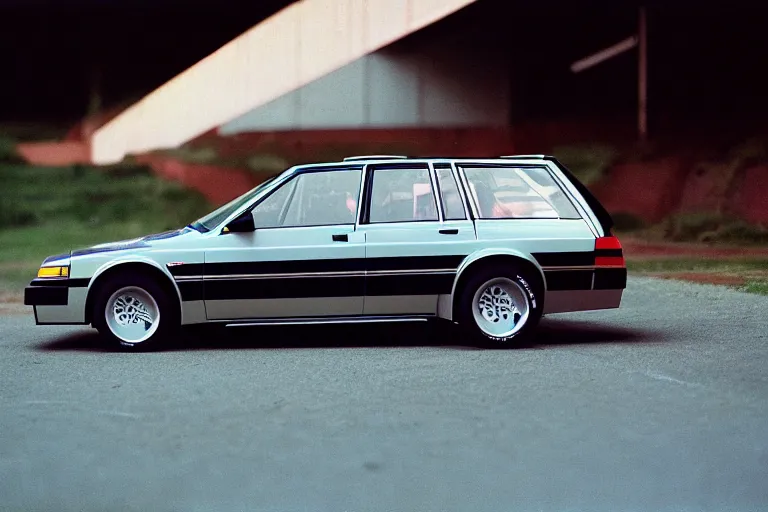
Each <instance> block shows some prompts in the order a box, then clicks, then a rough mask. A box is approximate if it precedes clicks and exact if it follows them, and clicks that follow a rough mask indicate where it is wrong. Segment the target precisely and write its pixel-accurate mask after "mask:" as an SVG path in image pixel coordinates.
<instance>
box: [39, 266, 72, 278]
mask: <svg viewBox="0 0 768 512" xmlns="http://www.w3.org/2000/svg"><path fill="white" fill-rule="evenodd" d="M37 277H69V267H40V270H38V271H37Z"/></svg>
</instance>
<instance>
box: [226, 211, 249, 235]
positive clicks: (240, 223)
mask: <svg viewBox="0 0 768 512" xmlns="http://www.w3.org/2000/svg"><path fill="white" fill-rule="evenodd" d="M254 231H256V225H255V224H254V223H253V215H251V212H245V213H243V214H242V215H240V216H239V217H237V218H235V219H233V220H232V221H231V222H230V223H229V224H227V225H226V226H225V227H224V230H223V231H222V233H252V232H254Z"/></svg>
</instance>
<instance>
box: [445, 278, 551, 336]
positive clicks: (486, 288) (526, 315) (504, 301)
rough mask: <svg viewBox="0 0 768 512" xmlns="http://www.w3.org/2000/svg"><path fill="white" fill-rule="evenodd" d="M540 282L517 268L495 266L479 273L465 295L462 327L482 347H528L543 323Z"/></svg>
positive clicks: (465, 290)
mask: <svg viewBox="0 0 768 512" xmlns="http://www.w3.org/2000/svg"><path fill="white" fill-rule="evenodd" d="M539 282H540V280H539V279H537V278H536V277H535V276H531V275H528V272H524V271H521V270H518V269H514V268H512V269H510V268H505V267H501V266H494V267H492V268H488V269H484V270H482V271H480V272H478V273H477V274H475V275H474V276H472V277H471V278H470V279H469V281H468V282H467V285H466V287H465V288H464V291H463V293H462V297H461V302H460V308H461V309H460V315H459V318H460V320H459V323H460V325H461V326H462V327H463V328H464V329H465V331H467V332H468V334H469V335H471V336H472V337H473V338H474V339H475V340H477V341H478V343H479V344H480V345H483V346H488V347H509V346H520V345H523V344H525V343H526V342H528V341H529V340H530V339H531V337H532V335H533V333H534V332H535V330H536V326H537V325H538V323H539V320H540V319H541V308H542V306H543V304H542V300H541V299H542V297H541V295H542V292H541V291H540V290H541V288H542V287H541V285H539Z"/></svg>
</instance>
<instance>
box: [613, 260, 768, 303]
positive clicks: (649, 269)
mask: <svg viewBox="0 0 768 512" xmlns="http://www.w3.org/2000/svg"><path fill="white" fill-rule="evenodd" d="M627 268H628V269H629V271H630V272H636V273H640V274H646V275H655V276H667V277H671V278H675V279H682V280H685V281H694V282H703V283H708V284H726V285H728V286H729V287H731V288H734V289H737V290H740V291H744V292H747V293H755V294H759V295H768V259H759V258H738V259H709V260H705V259H695V258H673V259H648V260H645V259H637V260H633V259H628V260H627Z"/></svg>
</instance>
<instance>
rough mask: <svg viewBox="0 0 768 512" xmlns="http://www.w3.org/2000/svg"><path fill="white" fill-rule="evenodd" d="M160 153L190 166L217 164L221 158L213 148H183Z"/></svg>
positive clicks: (165, 150)
mask: <svg viewBox="0 0 768 512" xmlns="http://www.w3.org/2000/svg"><path fill="white" fill-rule="evenodd" d="M158 153H159V154H161V155H164V156H168V157H171V158H175V159H177V160H179V161H182V162H186V163H190V164H215V163H217V161H218V158H219V155H218V153H217V151H216V149H215V148H211V147H193V146H181V147H179V148H176V149H164V150H162V151H158Z"/></svg>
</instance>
